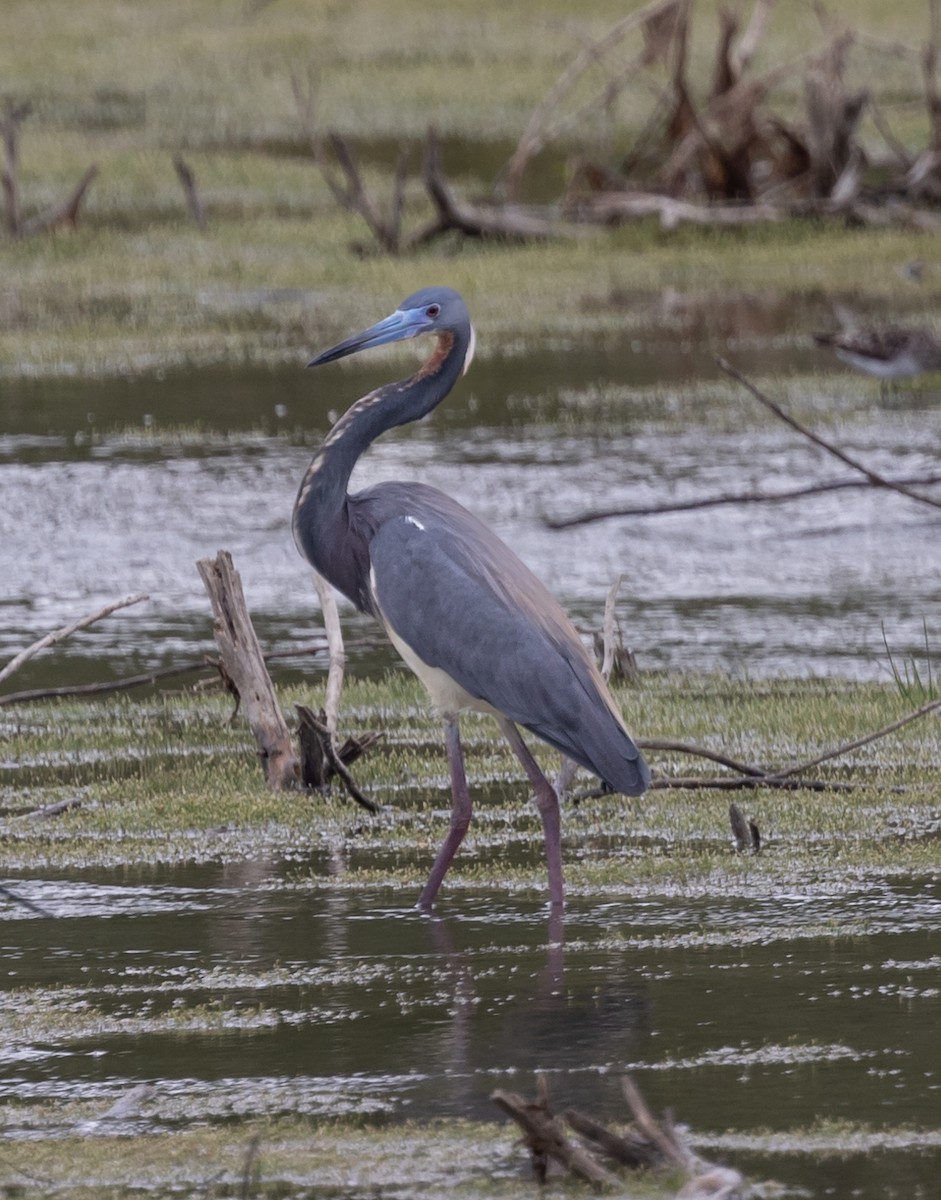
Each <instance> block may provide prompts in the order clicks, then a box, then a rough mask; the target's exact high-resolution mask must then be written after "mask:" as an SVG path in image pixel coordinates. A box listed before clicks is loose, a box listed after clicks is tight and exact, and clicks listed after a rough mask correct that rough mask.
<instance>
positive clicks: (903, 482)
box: [545, 474, 941, 529]
mask: <svg viewBox="0 0 941 1200" xmlns="http://www.w3.org/2000/svg"><path fill="white" fill-rule="evenodd" d="M886 482H887V485H888V486H894V487H896V488H898V487H910V486H915V487H930V486H933V485H935V484H939V483H941V475H938V474H930V475H908V476H902V477H901V478H897V479H893V478H891V477H890V476H886ZM872 486H873V484H872V481H871V480H869V479H828V480H823V481H822V482H820V483H809V484H807V485H806V486H804V487H797V488H782V489H781V491H779V492H752V491H747V492H723V493H720V494H719V495H718V496H704V497H702V498H701V499H698V500H677V501H674V502H673V503H671V504H649V505H648V504H637V505H627V506H625V507H623V508H621V507H619V508H595V509H589V510H588V511H587V512H583V513H578V514H576V515H575V516H573V517H547V518H546V519H545V524H546V525H547V526H548V528H549V529H572V528H574V527H575V526H576V525H589V524H591V522H592V521H607V520H609V519H610V518H611V517H658V516H663V515H666V514H669V513H682V512H696V511H698V510H699V509H703V508H719V507H721V506H723V505H729V504H783V503H787V502H788V501H791V500H800V499H802V498H803V497H804V496H820V495H823V494H824V493H826V492H841V491H851V490H855V489H858V488H868V487H872Z"/></svg>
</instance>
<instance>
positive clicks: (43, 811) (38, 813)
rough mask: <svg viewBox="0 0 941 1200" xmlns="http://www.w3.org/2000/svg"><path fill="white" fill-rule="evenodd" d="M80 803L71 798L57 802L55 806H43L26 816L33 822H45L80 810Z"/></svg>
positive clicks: (76, 799) (75, 798)
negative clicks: (74, 809)
mask: <svg viewBox="0 0 941 1200" xmlns="http://www.w3.org/2000/svg"><path fill="white" fill-rule="evenodd" d="M81 807H82V802H81V800H79V799H78V798H77V797H75V796H73V797H72V798H71V799H69V800H58V801H56V803H55V804H44V805H43V806H42V807H41V808H34V809H32V810H31V811H30V812H28V813H27V814H26V815H27V816H28V817H31V818H32V819H33V820H35V821H45V820H46V819H47V818H48V817H60V816H61V815H62V814H63V813H66V812H71V811H72V809H73V808H81Z"/></svg>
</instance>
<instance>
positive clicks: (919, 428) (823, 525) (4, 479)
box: [0, 298, 941, 688]
mask: <svg viewBox="0 0 941 1200" xmlns="http://www.w3.org/2000/svg"><path fill="white" fill-rule="evenodd" d="M612 303H613V301H612ZM624 304H625V305H626V306H627V308H628V309H629V307H630V301H629V298H628V299H627V300H625V301H624ZM635 316H636V314H635ZM681 317H682V320H680V325H681V327H682V328H681V332H682V334H683V336H682V338H680V339H679V340H678V337H677V335H676V325H677V320H679V318H677V317H676V314H675V313H674V312H673V311H672V309H671V310H669V311H667V312H665V313H664V315H663V318H662V323H661V325H660V326H655V327H654V328H651V329H648V330H647V332H646V333H644V335H643V336H642V337H641V336H639V335H638V336H632V337H628V336H626V335H624V334H621V335H619V336H611V337H609V338H606V339H602V338H598V337H597V336H595V337H593V338H591V339H587V338H586V339H574V340H573V343H572V344H571V345H548V346H546V347H544V348H542V349H541V350H540V351H539V352H538V353H533V352H523V351H521V352H520V353H518V354H515V353H509V354H506V355H504V356H503V357H499V358H492V359H488V360H484V361H480V362H477V363H475V365H474V368H473V371H472V373H471V374H470V375H469V376H468V379H467V380H466V381H465V382H464V383H463V384H462V385H461V386H460V389H459V390H458V391H457V392H456V394H455V395H454V396H453V397H452V398H450V399H449V400H448V401H447V402H446V403H445V404H444V405H442V407H441V408H440V409H439V410H438V411H437V412H436V413H435V414H434V416H433V417H432V418H431V419H430V420H428V421H426V422H424V423H423V424H421V425H420V426H418V427H412V428H409V429H406V430H401V431H394V432H393V433H390V434H388V435H386V436H385V437H384V438H382V439H381V440H380V441H379V442H378V443H377V444H376V445H375V446H374V447H373V448H372V450H371V452H370V454H369V455H368V456H367V458H366V459H365V460H364V462H363V463H362V464H361V466H360V468H359V469H358V471H357V475H356V477H355V481H356V482H357V483H358V484H360V485H364V484H367V483H369V482H374V481H378V480H384V479H392V478H416V479H421V480H424V481H427V482H429V483H432V484H434V485H436V486H438V487H440V488H442V489H443V490H445V491H448V492H450V493H451V494H453V495H454V496H456V497H457V498H458V499H460V500H461V501H462V502H463V503H465V504H466V505H467V506H468V507H469V508H471V509H472V510H474V511H475V512H477V513H478V514H479V515H480V516H482V517H483V518H484V520H486V521H487V522H488V523H490V524H491V525H493V526H494V527H495V528H496V529H497V531H498V532H499V533H500V534H501V535H502V536H503V537H504V538H505V539H506V540H507V541H508V542H509V543H510V545H511V546H513V547H514V549H516V550H517V552H518V553H519V554H520V555H521V556H522V557H523V558H524V559H525V560H526V561H527V562H528V563H529V564H530V565H531V566H532V567H533V568H534V569H535V570H536V572H537V573H538V574H539V575H540V576H541V577H542V578H543V579H544V580H545V581H546V582H547V583H548V584H549V586H550V587H551V588H552V590H553V591H554V592H555V593H556V594H557V595H558V597H559V598H560V600H561V601H562V602H563V603H564V604H565V605H566V606H567V607H568V608H569V610H570V611H571V612H572V613H573V615H574V616H575V617H576V619H577V620H578V621H579V622H581V623H582V624H584V625H595V626H597V625H598V624H599V623H600V612H601V609H602V607H603V601H604V595H605V593H606V591H607V589H608V587H609V586H610V584H611V582H612V580H613V579H614V578H615V577H616V576H617V575H618V574H622V573H623V575H624V585H623V591H622V599H621V601H620V605H619V617H620V621H621V625H622V628H623V630H624V634H625V639H626V641H627V642H628V644H630V645H631V646H633V648H634V649H635V652H636V654H637V657H638V661H639V664H640V666H641V667H642V668H645V667H646V668H657V667H666V668H672V669H691V670H711V669H719V670H722V671H727V672H731V673H743V674H749V675H767V674H790V675H803V674H835V675H842V676H850V677H857V678H867V679H870V678H888V677H889V676H890V670H891V668H890V662H889V657H888V655H887V653H886V648H885V645H884V643H883V633H884V634H885V638H886V639H887V641H888V643H889V646H890V648H891V650H892V653H893V656H894V658H895V662H896V665H898V666H900V667H901V666H904V665H905V664H906V663H907V662H908V661H909V660H910V659H916V660H919V661H920V663H921V670H922V673H924V670H925V664H924V649H925V630H924V628H923V622H925V621H927V622H928V627H929V628H928V637H929V643H930V642H931V639H932V638H936V636H937V630H936V628H935V627H934V625H933V622H934V621H935V617H936V599H937V595H938V592H939V589H941V555H938V553H937V545H938V538H939V532H941V519H939V517H938V516H937V515H936V513H935V512H934V511H933V510H931V509H928V508H923V507H919V506H918V505H915V504H912V503H910V502H909V501H906V500H905V499H903V498H901V497H898V496H892V495H886V494H881V493H878V492H876V491H874V490H869V491H848V492H837V493H832V494H829V495H824V496H817V497H814V498H811V499H806V500H802V501H800V502H798V503H791V504H776V505H763V506H760V507H755V506H731V507H722V508H715V509H709V510H705V511H699V512H695V511H694V512H687V513H677V514H673V515H666V516H656V517H648V518H640V517H634V518H619V519H614V520H609V521H605V522H602V523H599V524H593V525H587V526H583V527H580V528H575V529H569V530H553V529H550V528H548V527H547V525H546V522H545V518H546V517H547V516H550V517H556V518H558V517H566V516H570V515H572V514H573V513H578V512H581V511H584V510H585V509H591V508H597V507H606V506H610V505H637V504H648V505H656V504H663V503H669V502H673V501H676V500H678V499H688V498H695V497H702V496H710V495H715V494H717V493H721V492H726V491H729V490H732V491H737V490H742V489H749V488H759V487H761V488H770V489H774V488H780V487H788V486H793V485H795V484H803V483H807V482H811V481H814V480H819V479H833V478H846V477H848V475H849V474H850V472H848V471H846V470H845V469H844V468H842V467H841V466H840V465H839V464H837V463H835V462H833V461H832V460H828V459H826V458H825V456H823V455H822V454H821V453H820V452H818V451H816V450H814V449H813V448H812V447H811V446H810V445H809V444H808V443H807V442H805V441H804V440H802V439H801V438H799V437H798V436H797V435H795V434H794V433H793V432H791V431H789V430H788V429H787V428H786V427H785V426H784V425H782V424H780V423H777V422H775V421H774V420H773V418H771V417H765V416H764V414H763V413H761V411H760V410H758V408H757V405H755V403H754V402H753V401H751V400H750V399H749V398H748V397H747V396H746V395H745V394H744V393H743V392H741V391H740V390H737V389H736V388H735V386H734V385H732V384H731V383H730V382H729V381H727V380H725V378H724V377H722V376H720V375H719V374H718V372H717V369H716V368H715V366H714V365H713V363H712V360H711V352H712V348H713V347H715V346H719V347H720V348H721V349H722V351H723V352H724V353H726V354H728V355H729V356H730V357H732V358H734V360H735V361H736V363H737V364H738V365H740V366H741V367H742V368H743V369H744V370H746V371H749V372H755V373H761V375H762V376H763V377H767V376H776V377H777V378H776V380H775V382H774V383H773V384H772V385H769V386H770V387H771V390H773V391H774V392H775V394H776V395H777V396H778V398H781V399H784V401H785V403H789V404H791V405H795V404H796V405H797V406H798V407H800V408H801V410H802V411H803V413H804V416H805V419H807V420H809V423H811V424H812V425H815V426H817V427H818V428H822V429H823V430H824V431H825V432H827V434H828V435H829V436H831V437H833V438H835V440H837V441H838V442H839V444H840V445H841V446H842V447H843V448H845V449H846V450H847V451H848V452H851V453H855V454H857V455H859V456H860V457H862V458H864V459H865V461H866V462H867V464H869V465H870V466H872V467H873V468H874V469H877V470H882V471H886V472H892V473H896V474H900V473H906V472H912V473H917V472H923V471H930V470H932V469H934V467H935V466H936V463H937V452H938V446H939V442H941V404H938V403H936V401H937V397H936V396H934V395H932V394H931V393H930V392H927V391H923V392H914V393H904V394H902V395H901V396H900V397H897V398H896V399H895V400H894V401H892V402H890V403H888V404H886V405H881V404H880V403H879V400H878V389H877V387H876V385H874V384H872V383H871V382H869V381H864V380H860V379H859V378H858V377H856V376H841V377H840V378H841V382H840V383H837V382H835V381H834V379H832V378H829V379H828V378H827V376H826V375H824V374H809V373H808V372H811V371H813V372H816V371H824V370H826V369H827V368H828V367H829V366H830V364H829V362H828V360H826V359H824V358H823V357H822V356H821V355H820V354H818V353H815V352H814V351H813V350H811V349H808V348H807V347H806V346H805V345H804V343H803V342H802V341H801V340H800V339H797V338H795V337H794V336H792V335H789V334H787V333H786V328H785V327H786V326H787V323H788V321H789V320H790V321H793V319H794V317H793V313H790V312H789V311H788V312H781V311H778V309H772V311H771V313H770V315H769V313H768V312H765V311H764V310H763V309H762V308H761V306H760V305H757V304H753V305H752V307H751V309H749V306H748V305H747V304H746V303H745V302H744V301H742V302H740V303H739V304H738V306H737V307H734V308H733V309H732V310H731V311H730V310H729V306H725V307H720V306H717V309H716V312H715V313H713V314H711V315H710V314H708V313H707V314H704V313H703V312H701V311H696V312H694V313H692V314H685V315H683V314H681ZM806 319H807V320H809V319H810V318H809V317H807V318H806ZM629 323H630V322H629V320H628V317H627V316H626V317H625V324H629ZM782 330H784V332H782ZM733 331H734V335H735V336H734V337H733V338H732V340H731V342H730V340H729V338H730V333H732V332H733ZM303 358H304V356H303V355H301V354H299V356H298V365H297V367H290V368H282V369H277V370H270V371H266V370H258V369H253V370H245V371H240V372H230V371H223V370H202V371H191V372H182V373H175V374H166V375H161V376H160V377H159V378H157V377H143V378H137V379H133V380H130V379H123V378H116V379H109V380H98V381H94V382H88V381H80V380H69V379H59V380H54V381H48V380H45V381H42V382H33V381H29V380H2V381H0V397H2V402H3V422H2V430H0V547H2V568H3V571H2V573H3V582H2V587H0V614H2V618H3V619H2V625H0V662H2V661H4V660H5V659H6V658H8V657H9V656H12V654H14V653H15V652H16V651H18V650H19V649H20V648H22V646H23V645H25V644H28V643H29V642H30V641H31V640H34V639H35V638H37V637H39V636H41V635H42V634H43V633H45V632H47V631H48V630H49V629H51V628H54V627H57V626H58V625H60V624H64V623H66V622H68V621H69V620H71V619H73V618H75V617H76V616H78V615H80V614H82V613H84V612H86V611H91V610H93V609H95V608H96V607H98V606H100V605H103V604H105V603H107V602H109V601H111V600H113V599H116V598H117V597H119V596H121V595H124V594H128V593H131V592H136V591H141V590H144V591H147V592H148V593H149V594H150V597H151V599H150V601H149V602H148V603H147V605H146V606H141V607H138V608H136V609H132V610H130V611H129V612H127V613H124V614H123V615H118V616H115V617H113V618H112V619H110V620H109V621H107V622H104V623H102V624H100V625H98V626H96V627H95V628H93V629H91V630H89V631H87V632H86V633H84V634H82V635H80V636H79V637H75V638H72V639H71V640H70V641H68V642H67V643H65V644H63V645H62V646H60V647H58V648H57V649H56V651H55V652H54V654H47V655H45V656H43V657H41V658H38V659H35V660H33V662H32V663H31V664H29V665H28V666H27V667H26V668H25V669H23V670H22V671H21V672H19V673H18V675H17V677H16V686H17V687H18V688H27V687H30V686H40V685H54V684H63V683H69V682H88V681H93V680H97V679H103V678H110V677H113V676H117V675H124V674H130V673H133V672H135V671H139V670H152V669H154V668H155V667H158V666H162V665H167V664H170V663H175V662H180V661H182V660H186V659H187V658H192V657H194V656H198V655H200V654H201V653H203V652H205V651H207V650H210V649H211V648H212V646H211V637H210V620H209V616H208V605H207V601H206V597H205V595H204V593H203V590H202V587H201V584H200V582H199V578H198V576H197V573H196V570H195V566H194V562H195V560H196V559H197V558H200V557H203V556H206V555H211V554H214V553H215V551H216V550H217V549H219V548H220V547H225V548H227V549H230V550H231V551H232V552H233V554H234V557H235V561H236V565H237V566H238V567H239V569H240V571H241V573H242V576H243V580H244V584H245V589H246V593H247V597H248V601H249V605H250V607H251V609H252V611H253V614H254V616H255V618H256V621H257V624H258V626H259V630H260V633H261V635H262V639H263V641H264V643H265V644H266V646H267V647H269V648H274V647H277V648H281V649H284V648H288V649H290V648H292V647H294V648H297V647H301V646H304V645H306V644H308V643H309V642H310V641H311V638H312V637H313V636H315V635H316V634H317V633H318V632H319V620H318V616H317V613H316V603H315V601H314V600H313V593H312V589H311V586H310V582H309V574H308V572H307V571H306V569H305V566H304V564H303V562H302V561H301V560H300V559H299V557H298V555H297V552H296V550H295V548H294V546H293V543H292V541H291V535H290V527H289V526H290V512H291V506H292V504H293V499H294V494H295V490H296V487H297V483H298V481H299V479H300V477H301V475H302V473H303V471H304V468H305V466H306V464H307V462H308V460H309V456H310V453H311V449H312V447H313V446H314V445H315V444H316V442H317V440H318V439H319V437H321V436H322V435H323V432H324V431H325V430H326V428H327V427H328V425H329V422H330V420H331V419H332V418H333V417H334V416H335V415H336V413H337V412H338V411H340V410H342V408H343V407H345V406H346V405H347V403H349V402H351V401H352V400H353V399H354V398H356V397H357V396H359V395H361V394H362V393H363V392H365V391H366V390H368V389H369V388H371V387H373V386H375V385H376V384H377V383H378V382H381V381H382V380H384V379H388V378H390V377H392V376H393V375H394V374H395V373H396V372H402V371H404V370H405V369H408V364H410V363H411V361H412V360H411V359H409V358H408V357H407V355H403V354H402V353H399V354H397V355H389V356H387V357H384V358H382V357H380V358H376V357H374V358H372V359H370V358H369V356H364V358H363V359H360V360H357V361H356V363H355V364H353V365H352V366H351V367H350V368H349V369H336V368H333V369H324V370H323V371H321V372H318V373H316V374H315V373H313V372H306V371H304V370H303V369H302V366H301V364H302V362H303ZM808 414H809V415H808ZM181 424H182V425H187V426H191V427H192V426H196V428H193V429H192V430H191V431H190V432H187V434H186V436H185V437H180V436H178V435H177V434H175V433H174V432H173V429H174V427H178V426H180V425H181ZM164 431H168V432H164ZM347 616H348V618H349V620H348V625H347V633H348V636H349V637H350V638H351V639H356V638H357V637H358V636H368V635H371V634H374V633H375V632H376V630H375V628H374V627H373V626H372V625H371V624H370V623H369V622H367V621H364V620H361V619H359V618H356V617H355V616H354V615H353V614H352V612H351V611H350V612H348V613H347ZM354 653H355V654H357V655H358V656H359V661H360V662H361V663H363V665H364V666H367V667H368V668H370V669H372V668H374V667H376V666H382V665H386V664H387V663H390V662H392V661H395V660H394V656H393V655H392V654H391V652H389V651H387V650H380V651H378V652H377V651H376V650H374V649H372V648H369V649H363V650H356V649H355V647H354ZM297 665H298V664H297V662H291V663H289V664H288V665H287V667H286V668H285V669H287V670H290V669H291V668H296V667H297Z"/></svg>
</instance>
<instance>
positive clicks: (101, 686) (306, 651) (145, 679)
mask: <svg viewBox="0 0 941 1200" xmlns="http://www.w3.org/2000/svg"><path fill="white" fill-rule="evenodd" d="M388 644H389V642H388V639H387V638H384V637H361V638H354V639H353V640H352V641H350V642H347V645H348V646H356V647H362V646H388ZM326 649H327V644H326V642H314V643H312V644H310V645H307V646H298V647H296V648H294V649H291V650H269V651H266V652H265V654H264V660H265V662H266V663H270V662H276V661H278V660H279V659H282V658H301V657H303V656H305V655H311V654H323V652H324V650H326ZM217 670H218V662H217V660H215V659H211V658H207V657H206V656H203V657H202V658H199V659H195V660H193V661H192V662H188V663H181V664H180V665H179V666H173V667H158V668H157V669H156V670H154V671H146V672H144V673H142V674H140V675H127V676H125V677H124V678H123V679H109V680H106V681H104V682H101V683H79V684H75V685H74V686H72V687H58V688H34V689H32V690H30V691H23V692H8V693H7V694H6V695H5V696H0V708H2V707H3V706H4V705H5V704H29V703H32V702H33V701H36V700H54V699H60V698H62V697H63V696H104V695H107V694H108V693H110V692H123V691H128V690H130V689H131V688H135V687H147V686H152V685H154V684H156V683H159V682H160V681H161V680H162V679H172V678H174V677H175V676H178V675H189V674H193V673H195V672H197V671H217Z"/></svg>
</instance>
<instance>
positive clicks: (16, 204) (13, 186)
mask: <svg viewBox="0 0 941 1200" xmlns="http://www.w3.org/2000/svg"><path fill="white" fill-rule="evenodd" d="M32 111H33V106H32V105H31V104H30V103H29V102H28V101H26V102H24V103H20V104H16V103H14V101H12V100H8V101H7V102H6V104H5V106H4V112H3V116H2V118H0V135H2V138H3V176H2V182H3V200H4V209H5V215H6V227H7V232H8V233H9V234H10V236H11V237H16V236H17V235H18V234H19V231H20V176H19V169H20V168H19V137H20V126H21V125H22V124H23V122H24V121H25V120H26V118H27V117H28V116H29V114H30V113H31V112H32Z"/></svg>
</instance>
